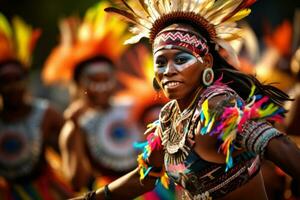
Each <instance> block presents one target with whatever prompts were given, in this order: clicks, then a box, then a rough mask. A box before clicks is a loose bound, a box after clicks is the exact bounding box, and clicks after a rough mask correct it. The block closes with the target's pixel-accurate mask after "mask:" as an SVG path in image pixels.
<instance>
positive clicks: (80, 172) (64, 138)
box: [59, 63, 115, 191]
mask: <svg viewBox="0 0 300 200" xmlns="http://www.w3.org/2000/svg"><path fill="white" fill-rule="evenodd" d="M103 64H104V65H105V66H104V65H103ZM99 65H101V66H100V68H101V67H103V68H107V69H106V70H100V71H99V70H97V69H93V68H95V67H96V68H97V67H99ZM113 76H114V75H113V70H112V66H109V65H107V64H106V63H92V64H90V65H89V66H87V67H86V70H84V71H83V73H82V74H81V77H80V79H79V82H78V83H77V84H76V88H77V92H78V94H79V95H78V98H77V99H76V100H75V101H74V102H73V103H71V105H70V106H69V107H68V108H67V110H66V111H65V118H66V119H67V120H66V123H65V124H64V126H63V129H62V131H61V135H60V138H59V144H60V149H61V152H62V168H63V172H64V174H65V175H66V177H67V179H68V181H69V182H70V183H71V184H72V186H73V188H74V189H75V190H77V191H79V190H80V189H81V188H82V187H85V186H86V185H88V182H89V180H90V179H91V178H92V177H97V176H99V175H100V173H101V172H100V171H99V170H98V169H97V168H96V166H93V164H92V161H91V160H90V159H89V156H88V151H87V142H86V139H85V137H84V132H83V130H82V129H81V128H80V125H79V124H78V119H79V117H80V116H81V115H83V114H84V113H85V112H87V111H89V110H96V111H99V112H103V111H105V110H107V109H108V108H109V107H110V103H109V99H110V97H111V96H112V94H113V93H114V87H115V86H114V85H113V84H114V82H112V81H115V80H114V79H112V77H113ZM107 83H112V85H111V86H112V87H110V88H108V89H107V90H103V89H100V90H97V89H95V88H96V86H97V85H98V86H99V88H102V86H101V85H103V84H107Z"/></svg>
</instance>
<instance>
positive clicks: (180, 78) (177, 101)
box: [78, 0, 300, 200]
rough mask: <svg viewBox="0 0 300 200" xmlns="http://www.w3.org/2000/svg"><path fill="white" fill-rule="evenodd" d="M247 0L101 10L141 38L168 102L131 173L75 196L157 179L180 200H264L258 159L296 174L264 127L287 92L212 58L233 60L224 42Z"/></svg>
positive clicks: (286, 148)
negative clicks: (174, 188) (178, 190)
mask: <svg viewBox="0 0 300 200" xmlns="http://www.w3.org/2000/svg"><path fill="white" fill-rule="evenodd" d="M251 3H253V2H252V1H242V0H241V1H231V0H219V1H209V0H208V1H180V0H174V1H147V3H144V1H139V4H138V5H134V6H130V5H128V4H126V3H125V2H124V4H125V7H126V8H128V9H125V10H119V9H116V8H108V9H107V11H111V12H116V13H119V14H121V15H123V16H125V18H129V20H130V21H131V22H134V24H135V27H134V28H132V29H131V30H132V31H133V32H134V33H135V34H138V35H137V36H136V37H134V38H132V39H131V40H129V42H137V41H138V40H139V39H140V38H141V37H144V36H146V37H150V42H151V43H152V47H153V53H154V72H155V81H154V83H155V87H156V88H161V89H162V90H163V91H164V93H165V94H166V96H167V97H168V98H170V99H172V101H170V103H168V104H166V105H165V107H164V108H163V109H162V110H161V113H160V118H159V120H158V121H157V122H155V123H153V124H152V126H150V128H149V130H148V131H147V133H149V136H148V144H147V145H146V147H145V149H144V153H143V154H141V155H140V156H139V157H138V161H139V167H138V168H137V169H136V170H134V171H132V172H130V173H128V174H127V175H125V176H123V177H122V178H120V179H118V180H116V181H114V182H112V183H110V184H108V185H106V186H105V187H103V188H101V189H99V190H97V192H91V193H88V194H87V195H86V196H85V197H84V198H86V199H121V198H122V199H132V198H134V197H135V196H137V195H139V194H142V193H144V192H146V191H149V190H151V189H152V188H153V187H154V185H155V182H156V180H157V178H160V180H161V182H162V183H163V184H165V185H167V182H168V179H169V178H170V179H172V180H174V181H175V182H176V183H177V184H178V185H180V186H182V187H183V188H184V190H185V191H186V192H185V194H184V198H186V199H214V198H220V199H231V200H233V199H246V200H247V199H267V197H266V194H265V191H264V186H263V181H262V178H261V174H260V170H259V166H260V160H261V159H262V158H265V159H269V160H271V161H273V162H274V163H276V164H277V165H278V166H280V167H281V168H282V169H283V170H285V171H286V172H288V173H289V174H291V175H292V176H293V177H296V178H298V179H299V178H300V170H299V165H298V164H297V163H296V162H297V161H296V160H297V159H299V158H300V151H299V149H298V148H297V147H296V146H295V145H294V143H292V142H291V141H289V140H288V138H287V137H286V136H284V135H283V134H282V133H280V132H279V131H277V130H276V129H275V128H273V127H272V125H271V124H270V123H269V122H268V121H274V120H276V119H278V118H279V117H280V114H281V113H282V112H283V109H281V104H282V103H283V101H285V100H288V99H289V98H288V96H287V95H286V94H284V93H283V92H281V91H279V90H278V89H276V88H274V87H272V86H270V85H262V84H261V83H259V82H258V81H257V80H256V79H255V78H254V77H252V76H248V75H245V74H242V73H240V72H238V71H237V70H235V69H234V68H233V67H232V66H231V65H229V64H228V63H227V62H226V61H225V60H224V59H223V58H222V57H221V56H220V55H219V53H218V50H219V49H220V48H221V47H222V48H224V49H225V50H227V51H228V54H229V56H230V57H231V60H234V55H233V52H232V51H231V48H230V47H229V46H228V45H227V43H226V41H230V40H233V39H236V38H238V37H239V34H238V33H239V32H238V29H236V27H235V23H234V22H235V21H237V20H239V19H241V18H243V17H245V16H246V15H248V14H249V10H248V9H246V8H247V7H248V6H249V5H250V4H251ZM137 6H139V7H137ZM221 81H222V82H224V83H226V84H223V83H221ZM213 82H214V83H213ZM251 88H252V89H251ZM253 94H255V95H253ZM258 94H259V95H260V96H259V95H258ZM216 147H217V148H216ZM217 149H218V150H219V152H218V150H217ZM220 151H221V152H223V153H224V155H223V154H222V153H221V152H220ZM284 155H290V156H291V157H286V156H284ZM291 158H292V159H291ZM139 172H140V175H139ZM253 191H255V192H253ZM78 199H82V198H78Z"/></svg>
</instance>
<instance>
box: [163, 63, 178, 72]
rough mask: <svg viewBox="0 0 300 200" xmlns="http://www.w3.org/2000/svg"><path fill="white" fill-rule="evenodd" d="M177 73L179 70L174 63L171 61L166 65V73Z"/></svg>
mask: <svg viewBox="0 0 300 200" xmlns="http://www.w3.org/2000/svg"><path fill="white" fill-rule="evenodd" d="M175 73H177V70H176V68H175V66H174V63H173V62H169V63H168V65H167V67H166V70H165V71H164V75H172V74H175Z"/></svg>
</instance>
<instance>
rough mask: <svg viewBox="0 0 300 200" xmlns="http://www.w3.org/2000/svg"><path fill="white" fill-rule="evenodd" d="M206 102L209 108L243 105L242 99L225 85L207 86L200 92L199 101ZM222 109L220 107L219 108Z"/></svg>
mask: <svg viewBox="0 0 300 200" xmlns="http://www.w3.org/2000/svg"><path fill="white" fill-rule="evenodd" d="M205 101H206V103H207V104H208V105H207V106H208V109H209V110H215V109H221V108H225V107H232V106H235V105H237V104H238V106H239V107H240V106H242V105H244V101H243V99H242V98H241V97H240V96H239V95H238V94H237V93H236V92H235V91H234V90H233V89H232V88H230V87H228V86H226V85H213V86H210V87H208V88H207V89H206V90H205V91H204V92H203V94H202V98H201V100H200V102H199V103H201V104H202V103H204V102H205ZM221 110H222V109H221Z"/></svg>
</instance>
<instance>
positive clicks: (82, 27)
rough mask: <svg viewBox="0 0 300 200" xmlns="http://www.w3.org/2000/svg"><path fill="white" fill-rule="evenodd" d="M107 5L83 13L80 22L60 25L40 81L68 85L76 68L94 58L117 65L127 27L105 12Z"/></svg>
mask: <svg viewBox="0 0 300 200" xmlns="http://www.w3.org/2000/svg"><path fill="white" fill-rule="evenodd" d="M107 6H109V4H107V3H105V2H102V3H98V4H96V5H95V6H93V7H91V8H90V9H88V10H87V11H86V14H85V16H84V18H83V20H82V21H80V19H78V18H75V17H73V18H68V19H64V20H62V21H61V22H60V32H61V33H60V35H61V41H60V44H59V45H58V46H57V47H56V48H54V50H53V51H52V52H51V54H50V56H49V57H48V59H47V60H46V63H45V67H44V69H43V73H42V77H43V80H44V82H45V83H47V84H50V83H54V82H69V81H70V80H72V75H73V71H74V69H75V67H76V66H77V65H78V64H79V63H80V62H82V61H84V60H87V59H90V58H92V57H95V56H104V57H106V58H108V59H110V60H111V61H112V62H114V61H116V60H117V59H118V58H119V57H120V55H121V54H122V52H123V51H124V49H125V47H124V45H123V42H124V40H125V38H126V37H128V36H126V35H125V34H124V32H125V30H126V28H127V25H126V23H123V22H122V21H121V20H120V19H118V18H117V17H115V16H111V15H109V16H108V14H107V13H105V12H104V8H105V7H107Z"/></svg>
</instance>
